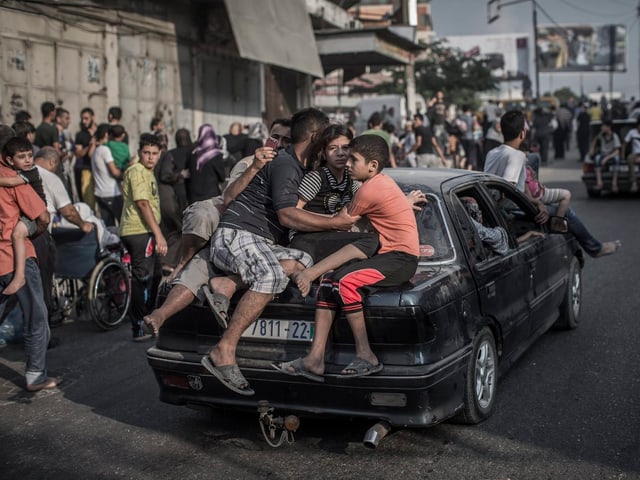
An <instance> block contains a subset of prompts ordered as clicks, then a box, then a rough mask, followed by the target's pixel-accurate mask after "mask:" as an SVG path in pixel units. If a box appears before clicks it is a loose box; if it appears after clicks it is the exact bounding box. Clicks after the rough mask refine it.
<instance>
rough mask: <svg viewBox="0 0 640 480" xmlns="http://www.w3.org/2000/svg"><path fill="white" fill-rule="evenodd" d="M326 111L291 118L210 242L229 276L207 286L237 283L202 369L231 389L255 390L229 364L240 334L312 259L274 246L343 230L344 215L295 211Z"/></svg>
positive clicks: (221, 289) (225, 288)
mask: <svg viewBox="0 0 640 480" xmlns="http://www.w3.org/2000/svg"><path fill="white" fill-rule="evenodd" d="M328 123H329V122H328V118H327V116H326V115H325V114H324V113H322V112H320V111H319V110H316V109H313V108H308V109H304V110H301V111H299V112H297V113H296V114H294V115H293V117H292V119H291V140H292V145H290V146H288V147H287V148H286V149H285V150H283V151H281V152H280V153H279V154H278V156H277V157H276V158H275V159H274V160H273V161H272V162H270V163H268V164H267V165H265V166H264V167H263V168H262V169H261V170H260V172H259V173H258V174H257V175H256V176H255V178H254V179H253V180H252V182H251V183H250V184H249V185H248V186H247V188H246V189H245V190H244V191H243V192H242V193H241V194H240V195H239V196H238V197H237V198H236V200H234V201H233V202H232V203H231V204H230V205H229V207H228V208H227V209H226V210H225V212H224V214H223V215H222V218H221V219H220V224H219V226H218V229H217V230H216V232H215V234H214V237H213V239H212V241H211V252H212V261H213V263H214V265H215V266H216V267H217V268H219V269H220V270H222V271H224V272H225V273H226V274H227V275H228V276H226V277H216V278H214V279H213V281H212V287H213V290H215V292H216V293H218V294H222V295H224V296H225V297H227V298H230V297H231V296H232V295H233V293H234V292H235V291H236V290H237V288H238V287H239V286H242V288H245V287H246V288H247V289H248V290H247V291H246V292H245V293H244V294H243V295H242V297H241V299H240V301H239V302H238V304H237V306H236V308H235V310H234V312H233V315H232V317H231V319H230V321H229V322H228V328H227V329H226V330H225V332H224V334H223V335H222V337H221V339H220V341H219V342H218V344H217V345H215V346H214V347H213V348H212V350H211V352H210V353H209V354H208V355H205V356H204V357H203V358H202V364H203V366H204V367H205V368H206V369H207V370H208V371H209V372H210V373H211V374H212V375H213V376H215V377H216V378H217V379H218V380H220V382H221V383H222V384H223V385H224V386H226V387H227V388H229V389H230V390H232V391H234V392H236V393H239V394H241V395H253V394H254V391H253V390H252V389H251V387H250V386H249V383H248V382H247V380H246V379H245V378H244V376H243V375H242V373H241V372H240V369H239V368H238V365H237V363H236V347H237V345H238V342H239V341H240V337H241V335H242V333H243V332H244V331H245V330H246V329H247V328H248V327H249V326H250V325H251V324H252V323H253V322H254V321H255V320H256V319H257V318H258V316H259V315H260V314H261V313H262V311H263V310H264V307H265V306H266V305H267V303H269V301H271V300H272V299H273V297H274V295H276V294H278V293H280V292H282V291H283V290H284V289H285V288H286V286H287V284H288V282H289V276H290V275H291V274H292V273H294V272H296V271H300V270H302V269H303V268H306V267H308V266H310V265H311V264H312V260H311V257H310V256H309V254H307V253H305V252H302V251H300V250H295V249H291V248H285V247H282V246H280V245H279V243H280V241H281V240H282V239H283V238H286V234H287V230H288V229H289V228H295V229H296V230H298V231H320V230H348V229H349V228H350V227H351V226H352V224H353V220H352V219H351V218H350V217H348V216H346V215H345V216H334V217H327V216H323V215H317V214H314V213H311V212H307V211H305V210H302V209H298V208H296V205H297V202H298V186H299V184H300V181H301V180H302V177H303V175H304V165H305V163H306V160H307V159H308V158H309V156H310V152H311V150H312V147H313V146H314V140H315V138H316V137H317V136H318V135H319V134H320V132H321V131H322V130H323V129H324V128H325V127H326V126H327V125H328Z"/></svg>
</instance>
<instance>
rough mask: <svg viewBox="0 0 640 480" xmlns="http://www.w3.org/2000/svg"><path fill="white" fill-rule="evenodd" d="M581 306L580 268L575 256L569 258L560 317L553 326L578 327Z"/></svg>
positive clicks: (561, 327)
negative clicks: (566, 282)
mask: <svg viewBox="0 0 640 480" xmlns="http://www.w3.org/2000/svg"><path fill="white" fill-rule="evenodd" d="M581 307H582V269H581V268H580V262H579V261H578V259H577V258H576V257H573V259H572V260H571V266H570V267H569V282H568V284H567V291H566V293H565V294H564V299H563V300H562V304H561V305H560V317H559V318H558V320H557V321H556V324H555V326H556V327H557V328H560V329H564V330H572V329H574V328H577V327H578V323H579V322H580V308H581Z"/></svg>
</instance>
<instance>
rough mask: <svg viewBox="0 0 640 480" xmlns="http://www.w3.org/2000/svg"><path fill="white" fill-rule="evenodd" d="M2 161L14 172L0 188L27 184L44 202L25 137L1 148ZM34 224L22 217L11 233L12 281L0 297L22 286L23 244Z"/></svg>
mask: <svg viewBox="0 0 640 480" xmlns="http://www.w3.org/2000/svg"><path fill="white" fill-rule="evenodd" d="M2 159H3V160H4V163H5V164H6V165H7V166H8V167H10V168H13V169H14V170H16V172H17V175H16V176H15V177H0V187H15V186H17V185H22V184H25V183H28V184H30V185H31V187H32V188H33V189H34V190H35V192H36V193H37V194H38V196H39V197H40V198H41V199H42V201H43V202H44V203H45V205H46V203H47V199H46V196H45V193H44V187H43V186H42V179H41V178H40V174H39V173H38V169H37V168H36V166H35V164H34V163H33V148H32V146H31V142H29V140H27V139H26V138H18V137H15V138H12V139H11V140H9V141H8V142H7V143H6V145H5V146H4V148H3V149H2ZM36 230H37V225H36V222H35V221H34V220H31V219H29V218H27V217H25V216H24V215H23V216H21V217H20V221H19V222H18V223H17V224H16V226H15V227H14V229H13V232H12V233H11V243H12V245H13V259H14V265H15V267H14V268H15V269H14V273H13V279H12V280H11V282H10V283H9V285H7V288H5V289H4V290H3V291H2V294H3V295H13V294H14V293H16V292H17V291H18V290H20V288H22V286H23V285H24V284H25V277H24V275H25V263H26V261H27V247H26V244H25V241H26V239H27V237H31V236H32V235H33V234H35V233H36Z"/></svg>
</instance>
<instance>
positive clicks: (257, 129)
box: [247, 122, 269, 143]
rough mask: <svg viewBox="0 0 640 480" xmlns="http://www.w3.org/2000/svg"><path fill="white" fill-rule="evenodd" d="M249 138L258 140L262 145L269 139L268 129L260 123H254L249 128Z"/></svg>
mask: <svg viewBox="0 0 640 480" xmlns="http://www.w3.org/2000/svg"><path fill="white" fill-rule="evenodd" d="M247 136H248V137H249V138H253V139H255V140H260V141H261V142H262V143H264V141H265V140H266V139H267V138H269V129H268V128H267V127H266V126H265V124H264V123H262V122H256V123H254V124H253V125H251V126H250V127H249V133H248V134H247Z"/></svg>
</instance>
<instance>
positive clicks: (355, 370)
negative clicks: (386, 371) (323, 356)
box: [340, 357, 384, 378]
mask: <svg viewBox="0 0 640 480" xmlns="http://www.w3.org/2000/svg"><path fill="white" fill-rule="evenodd" d="M383 368H384V365H382V362H378V364H377V365H374V364H372V363H371V362H368V361H367V360H365V359H364V358H360V357H356V358H355V360H353V361H352V362H351V363H350V364H349V365H347V366H346V367H344V369H343V370H342V371H341V372H340V376H341V377H352V378H354V377H365V376H367V375H371V374H373V373H378V372H380V371H382V369H383Z"/></svg>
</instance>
